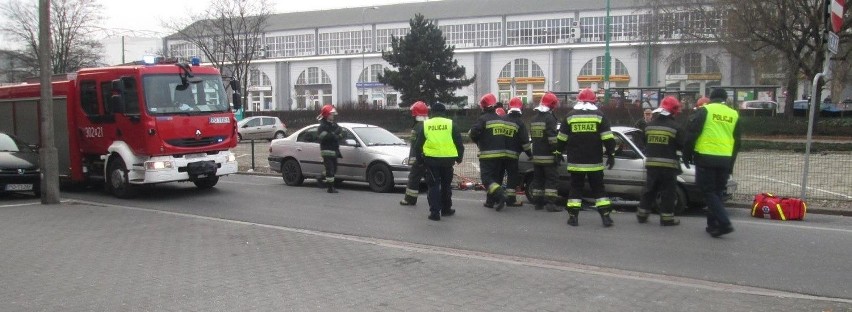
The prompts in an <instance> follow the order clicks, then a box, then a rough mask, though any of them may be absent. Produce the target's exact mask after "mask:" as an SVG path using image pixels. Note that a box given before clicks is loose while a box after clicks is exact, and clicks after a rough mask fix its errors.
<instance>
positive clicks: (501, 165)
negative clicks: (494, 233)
mask: <svg viewBox="0 0 852 312" xmlns="http://www.w3.org/2000/svg"><path fill="white" fill-rule="evenodd" d="M479 107H480V108H482V115H480V116H479V118H478V119H477V120H476V123H474V124H473V126H472V127H471V128H470V132H469V136H470V139H471V141H473V142H474V143H476V145H477V146H478V147H479V169H480V176H481V178H482V184H483V185H485V187H486V191H487V195H486V197H485V207H488V208H495V209H496V210H497V211H500V210H502V209H503V207H505V206H506V193H505V191H504V190H503V175H504V172H505V171H506V166H507V164H508V163H509V161H511V160H512V159H517V158H518V156H517V154H516V153H515V152H514V151H512V150H511V149H510V148H509V146H508V144H507V143H508V142H509V141H511V140H515V136H516V135H517V134H518V126H517V125H515V124H514V123H511V122H507V121H505V120H503V118H501V117H500V116H498V115H497V113H496V112H495V110H496V108H497V97H495V96H494V94H491V93H488V94H486V95H483V96H482V98H480V99H479Z"/></svg>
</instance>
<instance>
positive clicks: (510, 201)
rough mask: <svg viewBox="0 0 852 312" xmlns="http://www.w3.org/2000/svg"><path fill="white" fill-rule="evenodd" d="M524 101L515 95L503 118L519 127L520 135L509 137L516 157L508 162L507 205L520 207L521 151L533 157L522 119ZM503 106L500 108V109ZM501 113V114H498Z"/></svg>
mask: <svg viewBox="0 0 852 312" xmlns="http://www.w3.org/2000/svg"><path fill="white" fill-rule="evenodd" d="M523 108H524V102H523V101H521V98H519V97H513V98H512V99H511V100H509V112H508V114H507V115H506V116H503V120H505V121H508V122H511V123H513V124H515V126H517V127H518V135H516V136H515V137H514V138H507V139H508V140H509V141H508V142H507V145H508V146H509V149H510V150H512V152H514V155H515V157H514V158H513V159H510V160H509V161H508V162H507V164H506V205H507V206H514V207H518V206H521V205H523V201H521V200H518V193H521V194H523V193H522V191H521V190H520V189H519V188H518V186H520V185H521V175H520V173H518V156H519V155H520V154H521V152H523V153H526V154H527V158H530V159H532V143H530V136H529V133H528V132H527V127H526V126H525V125H524V121H523V120H521V114H523V112H522V109H523ZM500 109H501V108H498V110H500ZM498 115H499V114H498Z"/></svg>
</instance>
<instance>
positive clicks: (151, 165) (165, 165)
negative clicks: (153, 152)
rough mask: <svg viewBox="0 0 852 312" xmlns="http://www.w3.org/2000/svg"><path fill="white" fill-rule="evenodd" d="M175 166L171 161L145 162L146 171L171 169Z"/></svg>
mask: <svg viewBox="0 0 852 312" xmlns="http://www.w3.org/2000/svg"><path fill="white" fill-rule="evenodd" d="M174 166H175V164H174V162H171V161H146V162H145V169H147V170H161V169H172V168H174Z"/></svg>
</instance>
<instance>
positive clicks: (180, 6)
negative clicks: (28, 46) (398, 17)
mask: <svg viewBox="0 0 852 312" xmlns="http://www.w3.org/2000/svg"><path fill="white" fill-rule="evenodd" d="M270 1H271V2H273V3H275V8H274V9H273V12H274V13H286V12H303V11H316V10H326V9H336V8H346V7H362V6H374V5H385V4H393V3H404V2H425V1H428V0H308V1H303V0H270ZM432 1H435V0H432ZM209 2H210V0H101V1H100V3H101V5H103V7H104V10H103V14H104V16H105V17H106V18H105V20H104V22H103V24H102V26H103V27H104V28H106V29H110V30H111V33H112V34H116V35H118V36H121V35H126V36H138V37H163V36H164V35H166V34H167V33H168V31H166V29H164V28H163V27H162V23H161V21H163V20H170V19H175V18H182V17H183V16H187V15H189V14H187V12H191V11H192V10H193V8H204V6H205V5H207V4H208V3H209ZM165 8H169V9H165ZM142 17H144V18H142ZM154 34H159V35H154Z"/></svg>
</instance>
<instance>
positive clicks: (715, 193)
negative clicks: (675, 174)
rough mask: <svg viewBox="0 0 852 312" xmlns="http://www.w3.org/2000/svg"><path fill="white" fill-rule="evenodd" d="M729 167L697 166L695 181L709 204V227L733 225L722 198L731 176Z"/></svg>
mask: <svg viewBox="0 0 852 312" xmlns="http://www.w3.org/2000/svg"><path fill="white" fill-rule="evenodd" d="M730 170H731V169H729V168H714V167H696V168H695V182H696V183H697V184H698V187H699V188H700V189H701V193H703V194H704V202H705V203H706V204H707V227H710V228H726V227H730V226H731V219H729V218H728V212H727V211H726V210H725V207H724V206H723V201H722V198H723V197H724V195H725V189H726V187H727V184H728V178H729V177H730V175H731V174H730Z"/></svg>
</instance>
